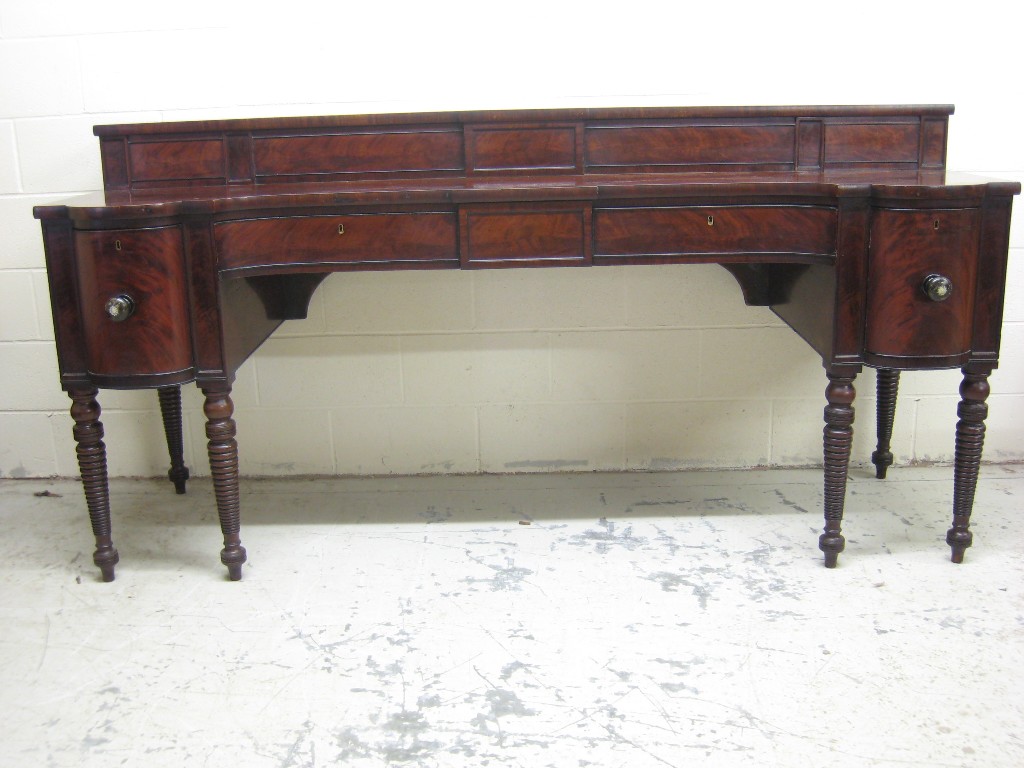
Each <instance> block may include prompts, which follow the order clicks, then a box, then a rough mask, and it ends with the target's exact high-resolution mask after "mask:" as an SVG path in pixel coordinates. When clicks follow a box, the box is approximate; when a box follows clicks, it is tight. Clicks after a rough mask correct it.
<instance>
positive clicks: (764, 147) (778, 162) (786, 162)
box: [584, 123, 796, 171]
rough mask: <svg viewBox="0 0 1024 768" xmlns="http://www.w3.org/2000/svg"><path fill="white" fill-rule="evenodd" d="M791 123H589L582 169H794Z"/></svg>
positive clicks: (793, 128)
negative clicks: (753, 167) (754, 124)
mask: <svg viewBox="0 0 1024 768" xmlns="http://www.w3.org/2000/svg"><path fill="white" fill-rule="evenodd" d="M794 131H795V127H794V125H793V124H792V123H789V124H780V125H757V126H747V125H689V124H687V125H622V126H597V125H591V126H588V127H587V128H585V129H584V156H585V158H586V166H587V168H588V170H598V169H600V170H602V171H606V170H608V169H612V168H617V169H626V168H629V169H636V170H642V169H664V168H682V167H705V166H733V167H737V166H738V167H751V166H777V167H780V168H792V167H793V166H794V165H795V162H796V158H795V157H794Z"/></svg>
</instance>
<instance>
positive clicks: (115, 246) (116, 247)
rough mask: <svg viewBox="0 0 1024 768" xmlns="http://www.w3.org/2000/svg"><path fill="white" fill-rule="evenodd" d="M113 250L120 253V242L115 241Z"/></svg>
mask: <svg viewBox="0 0 1024 768" xmlns="http://www.w3.org/2000/svg"><path fill="white" fill-rule="evenodd" d="M114 250H115V251H120V250H121V241H120V240H115V241H114Z"/></svg>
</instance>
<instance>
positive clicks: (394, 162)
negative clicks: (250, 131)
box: [252, 128, 464, 181]
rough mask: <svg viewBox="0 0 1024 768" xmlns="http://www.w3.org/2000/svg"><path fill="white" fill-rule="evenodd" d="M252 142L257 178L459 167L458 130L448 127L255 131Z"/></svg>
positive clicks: (433, 170) (440, 170) (404, 172)
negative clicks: (287, 132) (269, 133)
mask: <svg viewBox="0 0 1024 768" xmlns="http://www.w3.org/2000/svg"><path fill="white" fill-rule="evenodd" d="M252 145H253V146H252V151H253V161H254V166H255V171H256V177H257V179H258V180H261V181H287V180H288V179H289V178H290V177H298V178H301V177H304V176H313V177H330V176H339V177H344V178H352V177H358V176H380V175H384V174H395V175H410V174H423V173H456V172H459V171H462V170H463V168H464V163H463V150H462V131H461V130H458V129H453V128H438V129H417V130H401V129H398V130H395V129H391V130H384V129H382V130H378V131H372V130H358V131H352V132H344V133H340V132H332V133H316V134H299V135H293V136H281V135H278V136H259V135H255V136H254V137H253V141H252Z"/></svg>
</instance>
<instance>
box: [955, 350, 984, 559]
mask: <svg viewBox="0 0 1024 768" xmlns="http://www.w3.org/2000/svg"><path fill="white" fill-rule="evenodd" d="M988 392H989V388H988V373H987V372H986V373H970V372H968V371H967V370H966V369H965V370H964V380H963V382H962V383H961V384H960V405H959V406H958V407H957V416H959V417H960V419H959V421H957V423H956V450H955V454H954V456H955V458H954V461H955V465H954V469H953V527H952V528H950V529H949V531H948V532H947V533H946V543H947V544H949V546H950V548H951V549H952V560H953V562H954V563H962V562H963V561H964V552H965V551H966V550H967V548H968V547H969V546H971V541H972V539H973V538H974V536H973V535H972V534H971V531H970V527H969V526H970V524H971V510H972V509H973V507H974V489H975V488H976V487H977V485H978V467H979V466H980V465H981V449H982V446H983V445H984V442H985V417H986V416H988V405H987V404H986V403H985V400H986V399H987V398H988Z"/></svg>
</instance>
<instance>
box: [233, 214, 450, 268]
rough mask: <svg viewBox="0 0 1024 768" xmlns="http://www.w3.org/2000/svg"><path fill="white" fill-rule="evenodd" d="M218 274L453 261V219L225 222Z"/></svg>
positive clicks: (398, 217) (441, 216)
mask: <svg viewBox="0 0 1024 768" xmlns="http://www.w3.org/2000/svg"><path fill="white" fill-rule="evenodd" d="M214 240H215V242H216V245H217V253H218V255H219V259H220V268H221V269H239V268H245V267H267V266H274V265H278V264H280V265H284V264H293V265H294V264H332V263H345V264H356V263H366V264H373V263H379V262H409V261H455V260H456V259H457V258H458V256H457V253H456V246H455V214H453V213H379V214H358V213H354V214H342V215H337V216H301V217H285V218H272V219H245V220H242V221H225V222H221V223H219V224H216V225H214Z"/></svg>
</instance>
